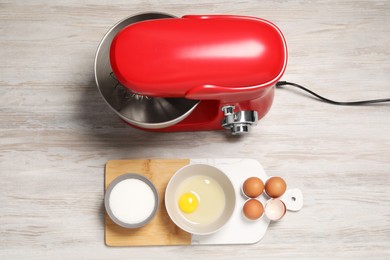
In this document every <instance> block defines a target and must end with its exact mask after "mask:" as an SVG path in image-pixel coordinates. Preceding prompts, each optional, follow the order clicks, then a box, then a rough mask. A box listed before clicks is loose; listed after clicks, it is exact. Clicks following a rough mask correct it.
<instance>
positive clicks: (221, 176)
mask: <svg viewBox="0 0 390 260" xmlns="http://www.w3.org/2000/svg"><path fill="white" fill-rule="evenodd" d="M197 175H204V176H207V177H211V178H212V179H214V180H215V181H216V182H217V183H218V184H219V185H220V186H221V187H222V189H223V191H224V195H225V207H224V209H223V212H222V214H221V215H220V216H219V217H218V218H217V219H216V220H215V221H213V222H211V223H207V224H201V223H194V222H191V221H189V220H188V219H186V218H185V217H184V216H183V215H182V214H181V212H180V209H179V206H178V201H177V198H176V191H177V189H178V187H179V186H180V184H181V183H182V182H183V181H185V180H186V179H188V178H191V177H193V176H197ZM235 205H236V192H235V188H234V186H233V184H232V182H231V181H230V179H229V177H227V175H226V174H225V173H224V172H223V171H221V170H220V169H218V168H216V167H214V166H211V165H208V164H190V165H187V166H185V167H183V168H181V169H179V170H178V171H177V172H176V173H175V174H174V175H173V176H172V178H171V179H170V181H169V183H168V186H167V188H166V191H165V207H166V209H167V212H168V215H169V217H170V218H171V219H172V221H173V222H174V223H175V224H176V225H177V226H178V227H180V228H181V229H183V230H184V231H187V232H188V233H191V234H195V235H209V234H212V233H215V232H217V231H218V230H219V229H221V228H222V227H223V226H224V225H225V224H226V223H227V222H228V221H229V219H230V218H231V216H232V214H233V212H234V210H235Z"/></svg>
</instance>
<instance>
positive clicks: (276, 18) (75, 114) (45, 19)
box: [0, 0, 390, 259]
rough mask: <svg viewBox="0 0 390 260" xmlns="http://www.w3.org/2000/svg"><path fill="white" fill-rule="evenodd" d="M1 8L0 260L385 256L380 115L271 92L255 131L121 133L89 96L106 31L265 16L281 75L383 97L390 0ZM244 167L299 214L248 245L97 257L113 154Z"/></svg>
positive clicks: (332, 92) (387, 226)
mask: <svg viewBox="0 0 390 260" xmlns="http://www.w3.org/2000/svg"><path fill="white" fill-rule="evenodd" d="M230 2H231V3H226V1H224V0H217V1H207V0H202V1H192V2H189V1H183V2H180V1H173V0H171V1H154V0H153V1H141V0H137V1H124V0H121V1H97V0H86V1H77V0H69V1H48V0H37V1H23V0H0V73H1V74H0V138H1V139H0V179H1V189H0V259H62V258H65V259H70V258H71V259H141V258H161V257H163V258H165V259H173V258H177V259H189V258H204V259H210V258H217V257H220V258H223V259H253V258H258V257H280V258H282V257H285V258H287V257H291V258H301V257H308V258H313V257H323V258H333V257H337V258H354V257H364V258H369V257H373V258H383V259H384V258H389V257H390V247H389V245H390V191H389V185H390V105H376V106H365V107H339V106H332V105H328V104H324V103H320V102H317V101H314V100H313V99H310V98H307V97H305V96H304V95H303V94H301V93H300V92H298V91H294V90H286V89H285V90H278V91H277V93H276V97H275V102H274V105H273V107H272V109H271V111H270V113H269V114H268V115H267V116H266V117H265V118H264V119H263V120H262V121H261V122H260V124H259V125H258V126H257V127H255V128H253V131H252V133H251V134H249V135H247V136H245V137H242V138H231V137H227V136H226V135H224V133H223V132H195V133H174V134H158V133H149V132H142V131H139V130H135V129H132V128H130V127H128V126H126V125H125V124H123V123H122V121H121V120H119V119H118V118H117V117H116V116H115V115H114V113H113V112H111V110H110V109H109V108H108V107H107V106H106V104H105V103H104V101H103V100H102V98H101V97H100V96H99V94H98V91H97V89H96V87H95V82H94V75H93V61H94V55H95V51H96V48H97V45H98V43H99V41H100V39H101V38H102V37H103V35H104V34H105V32H106V31H107V30H108V29H109V28H110V27H111V26H112V25H113V24H114V23H115V22H117V21H119V20H121V19H122V18H124V17H126V16H129V15H133V14H137V13H139V12H147V11H161V12H167V13H171V14H174V15H177V16H181V15H184V14H211V13H213V14H214V13H222V14H240V15H252V16H258V17H262V18H265V19H268V20H270V21H272V22H274V23H276V24H277V25H278V26H279V27H280V28H281V30H282V31H283V32H284V34H285V36H286V40H287V43H288V47H289V64H288V68H287V71H286V74H285V76H284V77H283V79H284V80H289V81H293V82H297V83H302V84H304V85H306V86H308V87H310V88H311V89H313V90H314V91H318V92H319V93H320V94H323V95H325V96H327V97H329V98H334V99H338V100H356V99H370V98H382V97H389V96H390V86H389V82H390V48H389V46H390V26H389V24H390V2H389V1H385V0H383V1H347V0H341V1H339V0H338V1H336V0H334V1H325V0H323V1H303V2H302V1H277V0H275V1H255V0H253V1H230ZM216 156H217V157H228V158H233V157H247V158H254V159H257V160H259V161H260V162H261V163H262V165H263V166H264V167H265V170H266V171H267V174H268V175H280V176H282V177H284V178H285V179H286V180H287V182H288V184H289V185H290V186H291V187H298V188H301V189H302V191H303V192H304V196H305V205H304V208H303V209H302V210H301V211H300V212H298V213H295V214H294V213H291V214H289V215H287V216H286V218H285V220H284V221H282V222H279V223H277V224H274V225H271V226H270V228H269V229H268V231H267V234H266V235H265V237H264V239H263V240H262V241H261V242H260V243H258V244H255V245H241V246H198V247H196V246H194V247H151V248H109V247H106V246H105V245H104V241H103V235H104V228H103V227H104V226H103V223H104V222H103V217H104V210H103V206H102V201H103V167H104V164H105V162H106V161H107V160H110V159H131V158H158V157H160V158H177V157H181V158H182V157H188V158H212V157H216Z"/></svg>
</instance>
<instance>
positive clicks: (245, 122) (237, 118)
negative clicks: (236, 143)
mask: <svg viewBox="0 0 390 260" xmlns="http://www.w3.org/2000/svg"><path fill="white" fill-rule="evenodd" d="M234 109H235V107H234V106H224V107H222V111H223V113H224V116H225V117H224V119H223V121H222V127H224V128H225V129H230V131H231V133H232V134H233V135H239V134H245V133H248V132H249V129H250V126H255V125H257V121H258V115H257V111H254V110H245V111H237V112H234Z"/></svg>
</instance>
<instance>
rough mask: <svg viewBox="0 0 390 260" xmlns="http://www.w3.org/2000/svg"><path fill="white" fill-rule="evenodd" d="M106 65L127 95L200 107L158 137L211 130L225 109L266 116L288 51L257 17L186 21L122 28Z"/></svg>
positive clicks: (197, 17)
mask: <svg viewBox="0 0 390 260" xmlns="http://www.w3.org/2000/svg"><path fill="white" fill-rule="evenodd" d="M110 61H111V67H112V69H113V72H114V73H115V75H116V77H117V79H118V80H119V81H120V82H121V83H122V84H123V85H124V86H126V87H128V88H129V89H131V90H132V91H133V92H136V93H140V94H143V95H148V96H155V97H183V98H187V99H198V100H202V101H201V104H199V105H198V107H197V108H196V109H195V110H194V111H193V113H192V114H193V115H190V116H188V117H187V118H186V119H185V120H184V121H182V122H180V123H178V124H177V125H174V126H172V127H168V128H166V129H162V130H166V131H175V130H206V129H218V128H220V121H221V120H222V118H223V115H222V112H220V108H221V106H223V105H225V104H231V105H235V106H237V107H238V109H241V110H256V111H258V113H259V118H261V117H262V116H264V115H265V114H266V113H267V111H268V110H269V108H270V106H271V104H272V99H273V93H274V88H273V86H274V84H275V83H276V82H277V81H278V80H279V79H280V78H281V76H282V75H283V73H284V71H285V68H286V65H287V46H286V42H285V40H284V37H283V35H282V33H281V31H280V30H279V29H278V28H277V27H276V26H275V25H274V24H272V23H270V22H268V21H266V20H263V19H260V18H255V17H246V16H233V15H187V16H184V17H182V18H168V19H157V20H148V21H143V22H138V23H135V24H132V25H129V26H127V27H126V28H124V29H123V30H122V31H120V32H119V33H118V34H117V35H116V37H115V38H114V40H113V42H112V45H111V50H110ZM207 100H208V102H206V101H207ZM202 103H203V104H202ZM205 113H206V114H205Z"/></svg>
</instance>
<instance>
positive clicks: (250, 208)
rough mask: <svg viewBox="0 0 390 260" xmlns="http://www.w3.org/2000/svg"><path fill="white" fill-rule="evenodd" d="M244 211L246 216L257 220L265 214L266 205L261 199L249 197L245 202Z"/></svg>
mask: <svg viewBox="0 0 390 260" xmlns="http://www.w3.org/2000/svg"><path fill="white" fill-rule="evenodd" d="M243 212H244V215H245V217H247V218H248V219H250V220H256V219H259V218H260V217H261V216H263V213H264V207H263V204H262V203H261V202H260V201H258V200H256V199H249V200H247V201H246V202H245V204H244V207H243Z"/></svg>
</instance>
